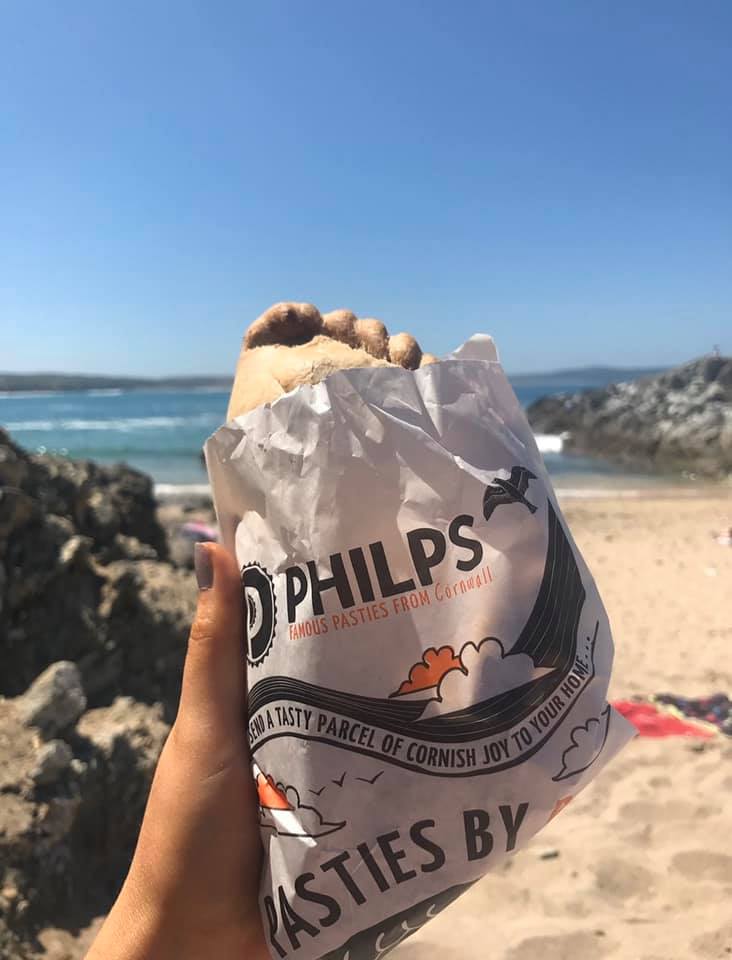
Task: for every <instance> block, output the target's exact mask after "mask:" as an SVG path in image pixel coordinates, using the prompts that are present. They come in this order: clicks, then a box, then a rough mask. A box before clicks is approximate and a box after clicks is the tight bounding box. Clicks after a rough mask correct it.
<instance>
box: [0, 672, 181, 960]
mask: <svg viewBox="0 0 732 960" xmlns="http://www.w3.org/2000/svg"><path fill="white" fill-rule="evenodd" d="M60 667H61V665H53V666H52V667H51V668H50V669H51V671H53V672H57V671H58V670H59V668H60ZM29 696H31V697H32V696H35V695H34V694H32V692H31V691H29V692H28V693H26V694H25V695H24V696H23V697H20V698H17V699H16V700H0V945H1V944H2V936H3V935H2V931H3V927H4V928H5V930H6V931H10V932H12V934H13V935H14V936H15V937H16V938H21V939H24V938H26V939H32V936H33V934H34V932H35V931H36V930H37V929H38V928H39V926H41V925H44V926H45V925H52V924H54V923H58V924H63V925H71V926H76V925H84V924H85V923H87V922H88V921H89V920H90V919H91V918H92V917H93V916H94V915H95V914H96V913H99V912H101V911H103V910H104V909H107V908H108V907H109V903H110V901H111V899H112V898H113V896H114V894H115V892H116V890H117V888H118V886H119V883H120V881H121V879H122V877H123V876H124V871H125V869H126V866H127V864H128V863H129V859H130V857H131V855H132V851H133V849H134V844H135V840H136V837H137V831H138V829H139V824H140V820H141V819H142V813H143V811H144V807H145V801H146V798H147V792H148V790H149V787H150V782H151V779H152V775H153V772H154V769H155V764H156V762H157V758H158V755H159V753H160V750H161V749H162V746H163V743H164V741H165V737H166V736H167V733H168V729H169V728H168V726H167V724H165V723H164V722H163V720H162V716H161V708H160V707H159V706H147V705H144V704H140V703H135V702H134V701H133V700H131V699H129V698H120V699H118V700H116V701H115V702H114V703H113V704H112V705H111V706H109V707H103V708H100V709H97V710H90V711H88V712H87V713H85V714H84V715H83V717H82V718H81V720H80V722H79V723H78V725H76V724H74V725H73V726H71V727H69V726H68V724H66V718H67V716H68V713H65V712H64V713H62V716H63V718H64V719H63V721H60V722H62V724H63V726H64V728H65V733H64V739H54V740H51V741H48V742H43V741H42V740H41V739H40V738H39V736H38V731H37V729H35V728H34V727H33V726H31V725H30V724H29V723H28V722H27V718H26V709H25V704H24V702H23V701H24V700H26V698H28V697H29ZM62 710H63V707H62ZM7 936H8V938H10V933H7ZM18 953H19V951H17V952H16V953H10V952H8V953H7V954H3V953H2V947H1V946H0V956H5V955H7V956H16V955H18ZM21 955H22V954H21Z"/></svg>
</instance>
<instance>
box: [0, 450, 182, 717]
mask: <svg viewBox="0 0 732 960" xmlns="http://www.w3.org/2000/svg"><path fill="white" fill-rule="evenodd" d="M167 552H168V550H167V538H166V535H165V531H164V530H163V528H162V526H161V525H160V524H159V522H158V520H157V517H156V505H155V501H154V498H153V492H152V483H151V481H150V478H149V477H147V476H145V475H144V474H142V473H139V472H138V471H136V470H132V469H130V468H129V467H125V466H117V467H100V466H98V465H96V464H94V463H91V462H88V461H74V460H65V459H63V458H60V457H47V456H31V455H29V454H27V453H25V452H24V451H23V450H21V449H20V448H19V447H18V446H16V445H15V444H14V443H12V441H11V440H10V439H9V438H8V437H7V436H6V435H5V434H3V433H2V432H1V431H0V656H1V657H2V662H3V670H2V672H0V694H5V695H6V696H15V695H17V694H19V693H20V692H21V691H22V690H23V689H25V688H26V687H27V686H28V684H30V683H31V681H32V680H33V678H34V677H36V676H37V675H38V673H40V672H41V671H42V670H44V669H45V668H46V667H47V666H48V665H49V664H50V663H53V662H55V661H58V660H62V659H63V660H72V661H74V662H75V663H76V664H77V665H78V667H79V669H80V671H81V674H82V677H83V679H84V685H85V689H86V692H87V695H88V696H89V697H90V702H91V704H92V705H93V706H97V705H101V704H104V703H109V702H110V701H111V699H112V697H114V696H115V695H119V694H129V693H131V694H133V695H134V696H135V697H137V698H138V699H141V700H144V701H146V702H154V701H155V700H159V699H163V700H164V702H165V704H166V708H167V712H168V714H169V715H170V714H171V712H172V711H173V710H174V708H175V703H176V700H177V692H178V673H179V667H180V664H181V662H182V657H183V651H184V649H185V639H186V635H187V629H188V624H189V623H190V618H191V615H192V612H193V605H194V602H195V591H194V589H193V587H192V582H191V578H190V575H189V574H187V573H184V572H183V571H180V570H177V569H174V568H173V567H172V566H170V565H169V564H167V563H164V562H160V561H162V560H164V559H165V558H166V557H167Z"/></svg>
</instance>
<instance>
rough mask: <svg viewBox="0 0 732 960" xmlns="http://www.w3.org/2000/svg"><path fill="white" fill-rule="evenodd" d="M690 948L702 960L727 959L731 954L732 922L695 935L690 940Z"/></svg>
mask: <svg viewBox="0 0 732 960" xmlns="http://www.w3.org/2000/svg"><path fill="white" fill-rule="evenodd" d="M691 949H692V950H694V952H695V955H696V956H697V957H701V958H702V960H729V958H730V956H732V923H726V924H725V925H724V926H723V927H720V928H719V930H713V931H712V932H711V933H704V934H702V935H701V936H700V937H696V939H694V940H692V941H691Z"/></svg>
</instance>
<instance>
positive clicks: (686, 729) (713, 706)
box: [613, 693, 732, 740]
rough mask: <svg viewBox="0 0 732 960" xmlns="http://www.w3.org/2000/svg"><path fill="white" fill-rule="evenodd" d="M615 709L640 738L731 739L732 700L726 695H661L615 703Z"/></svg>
mask: <svg viewBox="0 0 732 960" xmlns="http://www.w3.org/2000/svg"><path fill="white" fill-rule="evenodd" d="M613 706H614V707H615V709H616V710H617V711H618V712H619V713H622V715H623V716H624V717H625V718H626V720H629V721H630V722H631V723H632V724H633V725H634V726H635V727H636V729H637V730H638V734H639V736H641V737H695V738H697V739H700V740H709V739H711V738H712V737H714V736H716V735H717V734H719V733H723V734H726V735H727V736H732V700H730V698H729V697H728V696H727V695H726V694H724V693H717V694H714V695H713V696H711V697H681V696H678V695H676V694H672V693H661V694H657V695H655V696H652V697H649V698H647V699H641V698H638V699H633V700H616V701H615V702H614V703H613Z"/></svg>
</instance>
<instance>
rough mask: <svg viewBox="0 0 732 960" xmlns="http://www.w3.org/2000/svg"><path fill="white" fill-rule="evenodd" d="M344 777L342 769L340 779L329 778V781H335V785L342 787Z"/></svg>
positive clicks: (344, 773) (344, 772)
mask: <svg viewBox="0 0 732 960" xmlns="http://www.w3.org/2000/svg"><path fill="white" fill-rule="evenodd" d="M345 779H346V771H345V770H344V771H343V773H342V774H341V779H340V780H331V781H330V782H331V783H335V784H336V785H337V786H339V787H342V786H343V781H344V780H345Z"/></svg>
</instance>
